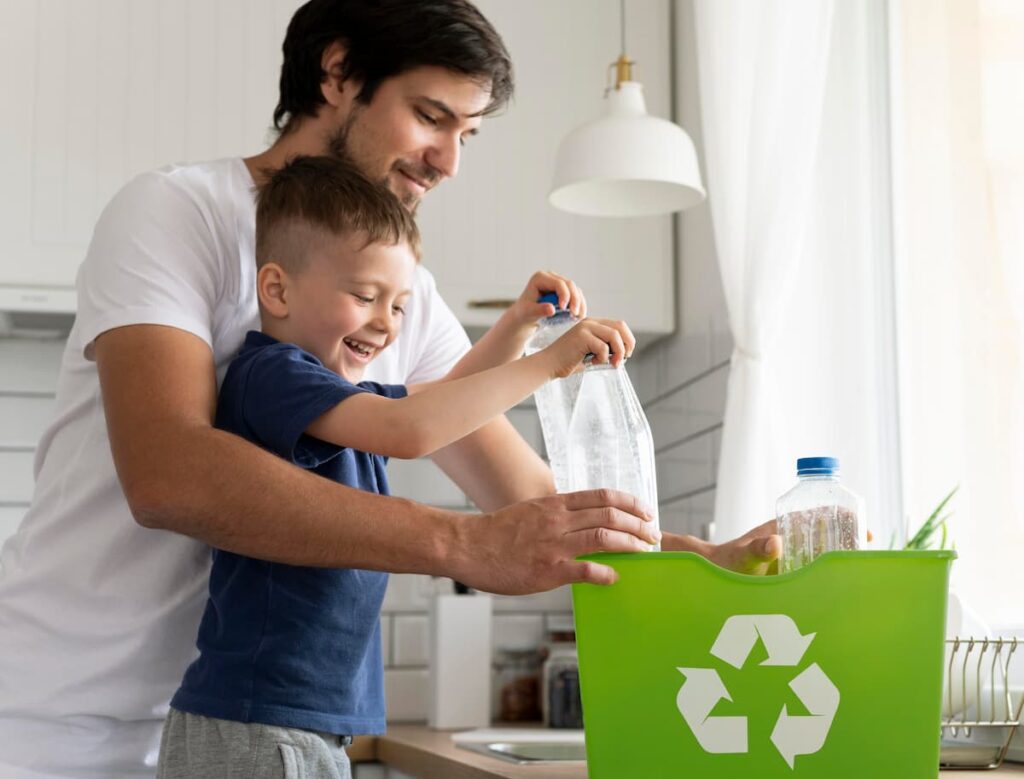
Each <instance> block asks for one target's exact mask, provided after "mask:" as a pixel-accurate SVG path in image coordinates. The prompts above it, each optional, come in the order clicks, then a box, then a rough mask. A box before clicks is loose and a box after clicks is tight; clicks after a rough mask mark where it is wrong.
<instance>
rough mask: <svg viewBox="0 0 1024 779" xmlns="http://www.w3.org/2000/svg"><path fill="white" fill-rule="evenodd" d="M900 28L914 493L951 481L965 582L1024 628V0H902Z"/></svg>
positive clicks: (930, 493)
mask: <svg viewBox="0 0 1024 779" xmlns="http://www.w3.org/2000/svg"><path fill="white" fill-rule="evenodd" d="M896 11H897V13H896V14H895V22H896V23H895V24H894V29H893V33H894V40H895V51H896V56H895V58H894V64H895V66H896V67H895V68H894V74H895V79H894V106H895V107H896V115H895V121H894V142H895V148H894V156H893V167H894V171H895V173H896V177H897V183H898V188H897V197H896V206H897V209H896V217H897V222H896V223H897V225H898V227H899V231H898V237H899V241H898V244H897V246H898V249H899V251H898V256H899V259H900V269H901V274H900V275H901V283H900V285H899V286H900V291H899V302H900V308H901V312H902V316H901V327H900V331H901V333H902V345H901V350H900V351H901V386H902V394H903V404H902V407H903V414H902V419H903V428H904V434H903V440H904V461H905V467H904V470H905V480H906V502H907V508H908V513H909V515H910V520H911V522H912V523H913V524H917V523H919V522H920V521H921V520H922V519H923V518H924V517H925V516H927V515H928V513H929V512H930V511H931V509H932V507H934V505H935V504H936V503H937V502H938V500H939V499H940V498H941V497H942V496H943V495H944V494H945V493H946V492H948V491H949V490H950V489H951V488H952V487H953V486H954V485H957V484H959V485H960V490H959V492H958V494H957V495H956V497H955V498H954V500H953V503H952V508H953V516H952V518H951V520H950V522H949V531H950V535H951V539H952V540H953V541H954V542H955V544H956V548H957V552H958V554H959V559H958V560H957V562H956V564H955V565H954V566H953V584H954V587H955V588H956V589H957V591H958V592H959V594H960V596H961V598H962V599H963V600H964V601H965V602H966V603H968V604H969V605H970V606H971V607H973V609H974V610H975V611H977V612H979V613H980V614H981V615H982V616H983V617H984V618H985V619H986V620H987V621H988V622H989V623H990V626H991V627H992V628H993V629H994V630H996V631H1002V630H1004V629H1020V628H1022V627H1024V600H1022V598H1021V580H1020V570H1021V553H1022V552H1024V508H1022V497H1021V496H1022V493H1021V487H1020V485H1021V478H1022V475H1024V313H1022V312H1024V228H1022V225H1024V144H1022V141H1021V139H1022V138H1024V5H1022V4H1021V3H1019V2H1010V1H1008V0H903V1H902V2H901V3H899V4H898V5H897V6H896Z"/></svg>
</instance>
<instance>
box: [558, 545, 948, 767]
mask: <svg viewBox="0 0 1024 779" xmlns="http://www.w3.org/2000/svg"><path fill="white" fill-rule="evenodd" d="M955 556H956V555H955V553H954V552H951V551H926V552H883V551H859V552H828V553H826V554H824V555H822V556H821V557H819V558H817V559H816V560H815V561H814V562H812V563H811V564H810V565H808V566H806V567H804V568H801V569H800V570H798V571H794V572H792V573H789V574H785V575H782V576H746V575H743V574H738V573H734V572H732V571H726V570H724V569H722V568H719V567H717V566H715V565H713V564H712V563H709V562H708V561H707V560H705V559H704V558H702V557H700V556H699V555H696V554H692V553H688V552H650V553H639V554H597V555H591V556H588V557H586V558H583V559H586V560H593V561H595V562H600V563H603V564H605V565H610V566H611V567H613V568H615V569H616V571H618V573H619V581H618V582H616V583H615V584H614V585H612V586H610V587H601V586H597V585H590V584H576V585H573V606H574V610H575V617H576V638H577V643H578V649H579V663H580V686H581V693H582V699H583V723H584V731H585V736H586V745H587V767H588V774H589V777H590V779H633V778H634V777H636V778H637V779H662V778H664V779H668V778H669V777H672V779H680V778H681V777H700V778H702V779H703V777H709V778H711V779H731V778H732V777H736V778H737V779H738V778H739V777H743V779H751V778H752V777H754V778H756V779H770V778H771V777H787V778H790V777H792V778H795V779H801V777H815V778H816V779H843V778H844V777H849V778H850V779H877V778H879V777H881V778H883V779H888V778H889V777H892V779H918V777H921V778H922V779H923V778H924V777H936V776H937V775H938V762H939V722H940V709H941V697H942V673H943V666H942V663H943V638H944V632H945V618H946V594H947V589H948V581H949V569H950V567H951V565H952V561H953V559H954V558H955Z"/></svg>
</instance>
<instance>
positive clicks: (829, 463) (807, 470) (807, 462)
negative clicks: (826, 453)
mask: <svg viewBox="0 0 1024 779" xmlns="http://www.w3.org/2000/svg"><path fill="white" fill-rule="evenodd" d="M838 472H839V460H837V459H836V458H835V457H801V458H800V459H799V460H797V461H796V475H797V476H834V475H835V474H836V473H838Z"/></svg>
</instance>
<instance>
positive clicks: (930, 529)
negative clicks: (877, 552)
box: [903, 484, 960, 550]
mask: <svg viewBox="0 0 1024 779" xmlns="http://www.w3.org/2000/svg"><path fill="white" fill-rule="evenodd" d="M959 489H960V485H959V484H958V485H956V486H955V487H954V488H953V489H952V490H950V492H949V494H948V495H947V496H946V497H944V498H943V499H942V501H941V502H940V503H939V505H938V506H936V507H935V510H934V511H933V512H932V513H931V514H930V515H929V517H928V519H926V520H925V521H924V523H923V524H922V525H921V527H920V528H919V529H918V531H917V532H916V533H914V535H913V537H912V538H911V539H910V540H909V541H907V545H906V546H905V547H903V548H904V549H909V550H922V549H929V548H931V545H932V536H934V535H935V533H936V531H941V533H942V538H941V546H940V547H939V548H940V549H945V548H946V539H947V533H948V528H947V527H946V522H947V521H948V520H949V518H950V517H951V516H953V512H951V511H950V512H948V513H946V514H942V511H943V509H945V508H946V504H948V503H949V501H950V499H951V498H952V497H953V496H954V495H955V494H956V491H957V490H959Z"/></svg>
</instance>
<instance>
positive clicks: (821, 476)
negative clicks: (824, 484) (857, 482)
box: [796, 473, 839, 481]
mask: <svg viewBox="0 0 1024 779" xmlns="http://www.w3.org/2000/svg"><path fill="white" fill-rule="evenodd" d="M796 477H797V478H798V479H799V480H800V481H839V474H838V473H798V474H797V475H796Z"/></svg>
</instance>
